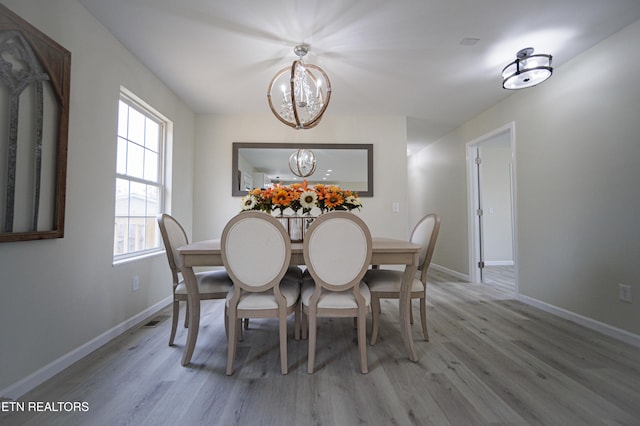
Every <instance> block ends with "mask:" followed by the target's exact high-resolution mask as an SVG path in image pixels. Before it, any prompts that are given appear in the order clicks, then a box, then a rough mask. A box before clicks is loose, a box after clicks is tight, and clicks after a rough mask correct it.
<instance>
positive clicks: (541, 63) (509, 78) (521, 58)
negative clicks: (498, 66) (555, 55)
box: [502, 47, 553, 89]
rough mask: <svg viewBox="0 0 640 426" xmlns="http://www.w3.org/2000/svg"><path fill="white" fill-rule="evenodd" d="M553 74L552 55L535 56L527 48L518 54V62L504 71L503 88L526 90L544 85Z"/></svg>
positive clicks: (529, 48) (514, 62)
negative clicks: (540, 84) (526, 88)
mask: <svg viewBox="0 0 640 426" xmlns="http://www.w3.org/2000/svg"><path fill="white" fill-rule="evenodd" d="M552 73H553V68H552V67H551V55H534V54H533V48H532V47H527V48H526V49H522V50H520V51H519V52H518V53H517V54H516V60H515V61H513V62H511V63H510V64H509V65H507V66H506V67H504V69H503V70H502V78H503V81H502V87H504V88H505V89H524V88H525V87H531V86H535V85H536V84H539V83H542V82H543V81H545V80H546V79H548V78H549V77H551V74H552Z"/></svg>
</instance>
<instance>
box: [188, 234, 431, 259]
mask: <svg viewBox="0 0 640 426" xmlns="http://www.w3.org/2000/svg"><path fill="white" fill-rule="evenodd" d="M371 241H372V251H373V252H385V253H392V252H398V253H407V252H409V253H413V252H418V251H420V246H419V245H418V244H413V243H411V242H409V241H405V240H398V239H395V238H383V237H373V238H372V239H371ZM302 249H303V243H292V244H291V252H292V253H302ZM178 253H179V254H181V255H189V254H198V255H202V254H218V253H220V239H219V238H216V239H213V240H203V241H197V242H194V243H191V244H187V245H186V246H182V247H179V248H178Z"/></svg>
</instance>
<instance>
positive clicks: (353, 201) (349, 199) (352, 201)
mask: <svg viewBox="0 0 640 426" xmlns="http://www.w3.org/2000/svg"><path fill="white" fill-rule="evenodd" d="M345 203H347V204H351V205H354V206H357V207H360V206H361V205H362V203H361V202H360V198H358V197H355V196H353V195H350V196H348V197H347V199H346V200H345Z"/></svg>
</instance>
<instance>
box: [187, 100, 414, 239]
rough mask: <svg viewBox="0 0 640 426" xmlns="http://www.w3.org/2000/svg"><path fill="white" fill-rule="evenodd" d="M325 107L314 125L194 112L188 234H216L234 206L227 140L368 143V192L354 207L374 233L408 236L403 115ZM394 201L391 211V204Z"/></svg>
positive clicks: (203, 236)
mask: <svg viewBox="0 0 640 426" xmlns="http://www.w3.org/2000/svg"><path fill="white" fill-rule="evenodd" d="M330 108H331V107H329V109H328V110H327V113H326V114H325V116H324V117H323V119H322V122H321V123H320V125H318V126H317V127H314V128H312V129H305V130H295V129H291V128H289V127H287V126H285V125H284V124H282V123H281V122H280V121H278V120H277V119H276V118H275V117H274V116H273V115H271V113H270V111H269V109H268V105H267V103H266V101H265V110H266V111H267V113H268V114H267V115H264V116H253V117H239V116H211V115H199V116H197V117H196V140H197V142H196V156H195V167H194V175H195V193H194V213H193V215H194V219H193V224H194V225H193V234H194V239H196V240H197V239H207V238H216V237H219V236H220V234H221V233H222V229H223V228H224V225H225V224H226V223H227V221H228V220H229V219H230V218H231V217H233V216H234V215H235V214H237V213H238V212H239V211H240V197H232V196H231V151H232V143H233V142H300V143H311V142H313V143H340V142H343V143H372V144H373V161H374V172H375V176H374V197H372V198H369V197H363V198H362V203H363V205H364V206H363V207H362V209H361V210H360V211H359V212H358V211H357V210H356V211H355V212H357V214H359V215H360V216H361V217H362V218H363V219H364V220H365V222H366V223H367V225H368V226H369V228H370V229H371V233H372V234H373V235H374V236H385V237H397V238H407V237H408V225H407V217H408V210H407V203H408V199H407V189H406V188H407V173H406V170H407V154H406V119H405V118H404V117H334V116H332V115H331V113H330ZM393 202H398V203H400V212H399V213H392V211H391V204H392V203H393Z"/></svg>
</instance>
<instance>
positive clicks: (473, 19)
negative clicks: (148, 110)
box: [80, 0, 640, 150]
mask: <svg viewBox="0 0 640 426" xmlns="http://www.w3.org/2000/svg"><path fill="white" fill-rule="evenodd" d="M80 2H81V3H82V4H84V5H85V6H86V7H87V9H88V10H89V11H90V12H91V13H92V14H93V15H94V16H95V17H96V18H97V19H98V20H99V21H100V22H102V23H103V24H104V25H105V26H106V27H107V28H108V29H109V30H110V31H111V32H112V33H113V34H114V35H115V37H116V38H118V40H120V42H121V43H122V44H123V45H124V46H126V47H127V48H128V49H129V50H130V51H131V52H133V54H134V55H136V56H137V57H138V58H139V59H140V60H141V61H142V62H143V63H144V64H145V65H146V66H147V67H148V68H149V69H151V70H152V72H153V73H154V74H155V75H157V76H158V77H159V78H160V79H161V80H162V81H163V82H164V83H165V84H166V85H167V86H168V87H169V88H170V89H171V90H172V91H173V92H174V93H176V94H177V95H178V96H179V97H180V98H182V99H183V100H184V102H186V103H187V104H188V105H189V106H190V107H191V108H192V109H193V110H194V111H195V112H197V113H203V114H243V115H245V114H246V115H255V114H271V112H270V110H269V106H268V103H267V97H266V93H267V86H268V85H269V82H270V81H271V78H272V77H273V75H274V74H275V73H276V72H277V71H278V70H280V69H282V68H284V67H285V66H290V64H291V62H293V60H295V59H296V56H295V55H294V53H293V47H294V46H295V45H297V44H300V43H307V44H309V45H310V46H311V50H310V52H309V54H308V55H307V56H306V57H305V61H306V62H307V63H312V64H315V65H318V66H320V67H322V68H323V69H324V70H325V71H326V72H327V74H328V75H329V77H330V79H331V84H332V89H333V92H332V95H331V103H330V105H329V107H328V109H327V112H326V113H325V117H328V116H330V115H399V116H406V117H407V122H408V142H409V149H410V150H414V149H416V148H417V147H420V146H424V144H428V143H431V142H433V141H435V140H437V139H438V138H440V137H441V136H443V135H444V134H446V133H447V132H449V131H451V130H452V129H454V128H455V127H457V126H459V125H460V124H462V123H464V122H465V121H468V120H469V119H471V118H472V117H474V116H475V115H477V114H478V113H480V112H482V111H484V110H485V109H487V108H489V107H491V106H492V105H494V104H496V103H497V102H499V101H500V100H502V99H504V98H505V97H507V96H509V95H510V94H511V93H512V92H510V91H507V90H504V89H503V88H502V81H501V78H500V72H501V70H502V68H503V67H504V66H505V65H507V63H509V62H511V61H512V60H514V59H515V54H516V52H517V51H518V50H520V49H522V48H524V47H533V48H535V50H536V52H537V53H549V54H552V55H553V64H552V65H553V66H554V67H555V70H554V72H555V73H561V72H562V68H561V66H562V64H563V63H565V62H567V61H568V60H570V59H571V58H573V57H574V56H576V55H578V54H580V53H581V52H583V51H585V50H586V49H588V48H590V47H591V46H593V45H594V44H596V43H598V42H599V41H601V40H603V39H605V38H606V37H608V36H610V35H611V34H613V33H615V32H616V31H618V30H620V29H621V28H623V27H624V26H626V25H628V24H630V23H632V22H634V21H636V20H638V19H640V1H638V0H536V1H531V0H402V1H389V0H235V1H233V2H232V1H218V0H109V1H105V0H80ZM474 41H475V44H474V43H473V42H474ZM552 78H553V77H552ZM525 90H536V89H535V87H534V88H530V89H525ZM275 119H276V118H275V117H274V120H275ZM320 125H322V124H320ZM300 131H304V130H300Z"/></svg>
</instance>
